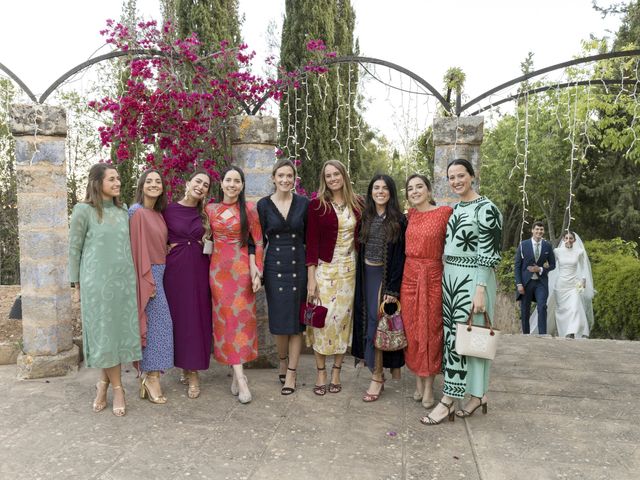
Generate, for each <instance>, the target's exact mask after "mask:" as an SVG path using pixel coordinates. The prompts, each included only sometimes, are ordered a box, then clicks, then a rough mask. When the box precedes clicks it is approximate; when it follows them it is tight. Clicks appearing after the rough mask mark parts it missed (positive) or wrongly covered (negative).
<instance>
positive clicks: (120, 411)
mask: <svg viewBox="0 0 640 480" xmlns="http://www.w3.org/2000/svg"><path fill="white" fill-rule="evenodd" d="M113 390H114V393H115V391H116V390H122V398H123V399H124V388H122V385H114V387H113ZM114 403H115V402H114ZM113 414H114V415H115V416H116V417H124V416H125V415H126V414H127V407H126V405H124V406H122V407H116V406H115V405H114V407H113Z"/></svg>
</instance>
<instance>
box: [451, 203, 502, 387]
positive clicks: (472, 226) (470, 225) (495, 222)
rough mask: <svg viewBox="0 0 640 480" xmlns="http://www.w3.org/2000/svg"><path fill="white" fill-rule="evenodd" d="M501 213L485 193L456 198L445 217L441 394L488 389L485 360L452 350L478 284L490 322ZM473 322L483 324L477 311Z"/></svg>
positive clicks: (498, 251) (494, 293) (500, 237)
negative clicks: (465, 199)
mask: <svg viewBox="0 0 640 480" xmlns="http://www.w3.org/2000/svg"><path fill="white" fill-rule="evenodd" d="M501 241H502V215H501V214H500V211H499V210H498V209H497V208H496V206H495V205H494V204H493V203H492V202H491V201H490V200H488V199H487V198H486V197H482V196H481V197H479V198H477V199H475V200H473V201H471V202H460V203H458V204H457V205H456V206H455V207H454V209H453V214H452V215H451V217H449V222H448V224H447V236H446V240H445V246H444V255H445V264H444V273H443V275H442V320H443V324H444V357H443V371H444V389H443V391H444V394H445V395H448V396H450V397H454V398H462V397H464V394H465V393H469V394H471V395H474V396H476V397H482V395H484V393H485V392H486V391H487V390H488V388H489V368H490V366H491V361H490V360H485V359H481V358H475V357H466V356H463V355H458V354H457V353H456V350H455V341H456V328H457V325H458V322H466V321H467V319H468V318H469V312H470V311H471V305H472V302H473V296H474V295H475V291H476V286H477V285H478V283H481V284H485V285H486V287H485V305H486V310H487V313H488V314H489V318H490V319H491V321H492V322H493V311H494V305H495V300H496V276H495V270H494V269H495V266H496V265H497V264H498V262H500V245H501ZM473 323H474V324H478V325H483V324H484V317H483V315H482V314H480V315H474V318H473Z"/></svg>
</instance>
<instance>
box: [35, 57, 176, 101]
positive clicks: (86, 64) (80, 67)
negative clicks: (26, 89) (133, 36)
mask: <svg viewBox="0 0 640 480" xmlns="http://www.w3.org/2000/svg"><path fill="white" fill-rule="evenodd" d="M127 56H139V57H169V55H167V54H166V53H165V52H162V51H160V50H130V51H127V52H122V51H114V52H110V53H105V54H104V55H99V56H97V57H95V58H91V59H89V60H87V61H86V62H82V63H81V64H79V65H76V66H75V67H73V68H72V69H71V70H69V71H68V72H67V73H65V74H64V75H62V76H61V77H60V78H58V79H57V80H56V81H55V82H53V83H52V84H51V85H50V86H49V88H47V89H46V90H45V92H44V93H43V94H42V95H41V96H40V98H39V99H38V101H37V103H42V102H44V101H45V100H46V99H47V97H48V96H49V95H51V94H52V93H53V91H54V90H55V89H56V88H58V87H59V86H60V85H61V84H62V83H64V81H65V80H67V79H68V78H69V77H72V76H73V75H75V74H76V73H78V72H81V71H82V70H84V69H85V68H88V67H90V66H91V65H95V64H96V63H100V62H102V61H103V60H109V59H111V58H118V57H127ZM34 101H35V100H34Z"/></svg>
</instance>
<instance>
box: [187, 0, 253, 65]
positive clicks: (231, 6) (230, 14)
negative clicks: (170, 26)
mask: <svg viewBox="0 0 640 480" xmlns="http://www.w3.org/2000/svg"><path fill="white" fill-rule="evenodd" d="M238 4H239V0H177V2H176V6H175V9H176V10H175V14H176V20H177V23H178V25H177V29H178V36H179V37H180V38H186V37H188V36H189V35H191V34H192V33H196V34H197V35H198V39H199V40H200V42H201V43H202V47H201V53H202V54H203V55H207V54H210V53H213V52H216V51H218V50H219V46H220V42H221V41H223V40H226V41H228V42H229V44H230V45H232V46H235V45H239V44H240V43H241V42H242V35H241V32H240V25H241V23H242V21H241V19H240V16H239V15H238Z"/></svg>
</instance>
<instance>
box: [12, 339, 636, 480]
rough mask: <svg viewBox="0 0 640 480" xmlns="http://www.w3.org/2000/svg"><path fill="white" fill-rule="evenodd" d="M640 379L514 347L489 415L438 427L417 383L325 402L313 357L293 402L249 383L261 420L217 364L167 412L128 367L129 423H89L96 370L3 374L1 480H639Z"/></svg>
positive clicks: (614, 355)
mask: <svg viewBox="0 0 640 480" xmlns="http://www.w3.org/2000/svg"><path fill="white" fill-rule="evenodd" d="M638 371H640V343H638V342H624V341H606V340H574V341H569V340H564V339H556V338H550V337H545V338H539V337H530V336H519V335H513V336H511V335H503V337H502V339H501V343H500V347H499V351H498V356H497V357H496V360H495V362H494V365H493V369H492V378H491V383H490V392H489V405H488V407H489V412H488V414H487V415H482V413H481V412H480V411H479V410H478V411H477V412H476V413H475V414H474V415H473V416H472V417H470V418H468V419H466V420H464V419H459V418H458V419H456V421H455V422H448V421H445V422H444V423H443V424H441V425H438V426H432V427H427V426H424V425H421V424H420V423H419V421H418V420H419V418H420V417H421V416H422V415H424V414H426V413H427V411H426V410H425V409H424V408H423V407H422V405H421V404H420V403H419V402H415V401H414V400H413V398H412V394H413V390H414V385H415V383H414V382H415V379H414V377H413V375H412V374H411V373H410V372H409V371H407V370H406V369H405V370H403V375H402V379H400V380H387V383H386V385H385V391H384V393H383V395H382V396H381V397H380V399H379V400H378V401H377V402H373V403H370V404H366V403H364V402H362V400H361V396H362V394H363V393H364V391H365V389H366V388H367V386H368V383H369V382H368V380H369V372H368V371H367V370H366V369H363V368H355V367H354V366H353V359H352V358H351V357H347V358H346V361H345V364H344V367H343V370H342V372H343V375H342V381H343V386H344V387H343V390H342V392H341V393H339V394H335V395H334V394H329V393H328V394H327V395H326V396H325V397H318V396H316V395H314V394H313V392H312V387H313V385H314V383H315V363H314V359H313V357H312V356H309V355H305V356H303V357H302V359H301V364H300V366H299V368H298V372H299V376H298V390H297V391H296V393H295V394H293V395H291V396H282V395H280V387H281V386H280V383H279V381H278V378H277V372H276V371H275V370H262V369H251V370H247V377H248V378H249V385H250V388H251V390H252V393H253V401H252V402H251V403H250V404H248V405H241V404H239V403H238V401H237V398H236V397H233V396H232V395H231V393H230V392H229V385H230V383H231V378H230V376H229V369H228V368H227V367H224V366H221V365H217V364H215V362H212V366H211V368H210V370H209V371H207V372H204V373H203V374H202V375H201V384H202V395H201V397H200V398H198V399H196V400H191V399H189V398H187V395H186V387H185V386H183V385H181V384H180V383H179V382H178V377H179V371H178V370H176V369H174V370H172V371H170V372H168V373H167V374H166V375H165V376H164V377H163V385H164V391H165V394H166V396H167V397H168V398H169V402H168V403H167V404H166V405H153V404H151V403H150V402H148V401H146V400H145V401H143V400H140V399H139V398H138V396H137V393H138V388H137V385H138V384H137V379H136V378H135V373H134V371H133V369H132V368H130V367H129V368H128V371H126V372H125V373H124V374H123V382H124V386H125V390H126V393H127V415H126V416H125V417H123V418H116V417H114V416H113V415H112V414H111V413H110V410H109V409H107V410H105V411H103V412H100V413H98V414H95V413H93V412H92V411H91V402H92V400H93V396H94V392H95V386H94V385H95V381H96V377H97V372H96V371H95V370H91V369H86V368H80V369H79V371H78V373H76V374H74V375H69V376H67V377H62V378H49V379H39V380H17V379H16V373H17V371H16V367H15V366H12V365H7V366H0V391H1V392H2V400H1V401H0V479H3V480H5V479H6V480H19V479H20V480H21V479H29V480H31V479H58V478H60V479H83V480H84V479H99V480H119V479H136V480H144V479H174V478H175V479H251V480H254V479H255V480H257V479H276V478H277V479H307V478H309V479H316V478H336V479H402V480H404V479H443V480H448V479H465V480H469V479H470V480H502V479H531V480H538V479H576V480H577V479H580V480H583V479H586V480H591V479H593V480H596V479H610V478H616V479H619V480H625V479H630V480H631V479H633V480H636V479H637V478H640V474H639V473H638V472H640V428H639V427H638V425H640V409H638V408H637V399H638V398H640V376H639V375H638V373H637V372H638ZM441 386H442V379H441V378H437V379H436V388H437V390H439V389H440V388H441ZM110 407H111V397H109V408H110Z"/></svg>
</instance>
